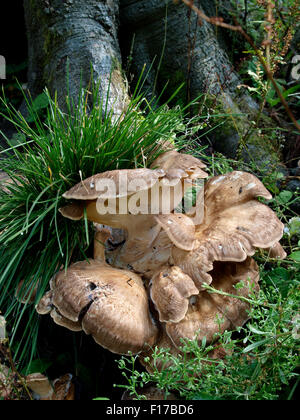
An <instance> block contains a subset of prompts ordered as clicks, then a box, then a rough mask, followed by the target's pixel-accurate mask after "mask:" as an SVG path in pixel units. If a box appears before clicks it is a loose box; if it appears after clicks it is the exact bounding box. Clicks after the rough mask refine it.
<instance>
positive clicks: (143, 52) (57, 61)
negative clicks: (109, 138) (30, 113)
mask: <svg viewBox="0 0 300 420" xmlns="http://www.w3.org/2000/svg"><path fill="white" fill-rule="evenodd" d="M194 4H195V5H196V6H198V7H202V9H203V10H204V11H205V12H206V13H207V14H208V15H209V16H214V15H215V14H216V8H215V2H214V1H211V0H210V1H208V0H201V1H199V0H198V1H196V0H195V2H194ZM24 6H25V16H26V23H27V29H28V45H29V89H30V90H31V92H32V94H33V95H35V94H37V93H40V92H41V91H42V89H43V88H44V86H45V85H47V86H48V87H49V89H50V91H51V93H52V94H53V93H54V92H55V91H57V93H58V100H59V103H60V104H63V103H64V98H65V96H66V95H67V94H69V95H70V96H72V97H73V98H76V96H77V94H78V90H79V87H80V84H82V86H83V87H88V86H89V83H90V79H91V71H90V69H91V67H92V69H93V76H94V80H95V82H96V81H98V80H100V81H101V86H100V88H101V91H102V93H103V94H104V95H105V93H106V90H107V87H108V84H109V79H110V75H111V87H110V97H109V106H110V108H111V107H113V108H114V112H115V114H117V115H119V114H120V113H121V112H122V109H124V107H125V106H126V102H127V100H128V96H127V90H126V86H127V84H126V82H125V80H124V77H123V74H122V71H121V61H122V59H121V52H122V56H123V61H124V62H125V64H126V60H127V57H128V55H130V62H131V64H132V65H131V69H130V72H133V74H134V77H135V78H138V77H139V75H140V74H141V72H142V70H143V69H144V68H145V71H144V75H146V74H147V79H146V81H145V85H144V90H145V92H146V94H147V95H148V96H149V97H151V95H153V94H154V95H155V94H157V93H159V92H160V90H161V89H162V87H163V86H164V84H165V83H166V82H167V81H169V93H170V94H171V93H173V92H174V90H175V89H176V88H177V87H178V85H179V84H181V83H182V82H185V84H186V89H185V91H182V92H183V97H182V100H183V102H185V103H186V102H187V101H188V102H189V101H190V100H191V99H193V98H196V97H198V96H199V95H200V94H205V99H206V101H208V103H209V101H210V102H211V103H213V104H214V107H215V109H216V107H217V111H218V113H219V114H224V113H227V114H235V115H236V114H244V115H243V116H240V117H234V121H233V118H230V117H229V118H228V119H227V121H226V124H223V126H222V127H221V129H217V130H215V131H213V132H212V133H210V137H211V141H212V142H213V146H214V148H215V149H216V150H217V151H221V152H223V153H224V154H226V155H227V156H230V157H233V158H234V157H235V156H236V153H237V150H238V147H239V143H240V139H241V138H243V137H244V135H245V133H247V132H248V131H249V127H250V125H249V124H250V121H251V120H253V119H254V116H255V114H256V113H257V104H256V103H255V102H254V101H253V100H252V98H251V97H250V95H248V93H247V92H246V91H245V90H239V89H238V85H239V84H241V80H240V79H239V76H238V74H237V73H236V72H235V71H234V69H233V66H232V63H231V62H230V60H229V58H228V55H227V53H226V49H225V48H224V40H222V38H223V37H222V34H223V33H222V31H221V30H220V29H219V28H217V27H215V26H213V25H211V24H208V23H206V22H201V24H200V25H199V22H198V17H197V15H196V14H195V13H194V12H193V11H191V10H190V9H189V8H187V7H186V6H185V5H184V4H183V3H182V2H180V3H179V4H174V2H173V0H165V1H162V0H120V11H119V2H118V1H115V0H64V1H63V0H24ZM119 12H120V20H121V30H120V33H119V34H118V29H119ZM118 35H119V39H118ZM119 40H120V45H121V50H120V46H119ZM133 40H134V42H132V41H133ZM131 47H132V48H131ZM153 60H155V61H154V64H153V65H152V63H153ZM125 67H126V66H125ZM67 69H68V72H69V73H68V76H69V82H68V84H67ZM67 86H68V88H67ZM68 89H69V90H68ZM203 97H204V96H203ZM199 102H200V104H199V106H201V102H203V98H201V99H200V100H199ZM252 140H253V139H252V138H251V136H248V139H247V142H248V143H247V144H246V146H247V147H248V146H249V147H248V149H251V154H252V155H253V154H256V156H259V157H260V159H261V160H262V164H263V165H265V158H267V159H269V155H270V153H272V150H271V149H270V148H269V145H268V144H266V143H264V144H263V147H261V142H257V141H256V140H259V139H254V143H256V144H254V145H253V142H252ZM244 157H245V159H248V153H246V154H245V155H244ZM255 159H256V157H255Z"/></svg>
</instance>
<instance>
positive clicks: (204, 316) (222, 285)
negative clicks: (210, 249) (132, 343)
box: [166, 258, 259, 347]
mask: <svg viewBox="0 0 300 420" xmlns="http://www.w3.org/2000/svg"><path fill="white" fill-rule="evenodd" d="M211 276H212V278H213V282H212V286H213V288H214V289H217V290H219V291H221V292H225V293H226V294H229V295H235V296H241V297H248V296H249V295H250V294H251V293H255V292H257V291H258V289H259V286H258V281H259V273H258V266H257V264H256V262H255V261H254V260H253V259H251V258H248V259H247V260H246V261H244V262H242V263H216V264H215V267H214V270H213V271H212V273H211ZM237 284H239V286H238V287H237V288H236V287H235V286H236V285H237ZM248 309H249V304H248V303H247V302H246V301H244V300H242V299H239V298H235V297H232V296H228V295H222V294H218V293H208V292H207V291H203V292H200V293H199V295H197V296H192V297H191V298H190V303H189V308H188V310H187V313H186V316H185V317H184V319H183V320H182V321H180V322H179V323H167V324H166V332H167V334H168V335H169V337H170V338H171V340H172V341H173V343H174V344H175V346H176V347H180V346H181V345H182V341H181V339H190V340H194V339H197V340H198V342H199V343H201V341H202V340H203V338H204V337H206V340H207V342H211V341H213V339H214V335H215V334H216V333H219V332H220V333H223V332H224V331H225V330H229V329H234V328H236V327H238V326H242V325H243V324H244V323H245V322H246V321H247V319H248V318H249V315H248Z"/></svg>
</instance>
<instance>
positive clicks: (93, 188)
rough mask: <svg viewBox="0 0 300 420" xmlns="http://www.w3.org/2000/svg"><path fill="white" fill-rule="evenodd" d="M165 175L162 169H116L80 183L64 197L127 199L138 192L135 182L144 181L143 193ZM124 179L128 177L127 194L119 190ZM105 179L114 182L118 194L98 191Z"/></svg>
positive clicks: (76, 198)
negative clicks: (98, 186) (98, 185)
mask: <svg viewBox="0 0 300 420" xmlns="http://www.w3.org/2000/svg"><path fill="white" fill-rule="evenodd" d="M164 175H165V172H164V171H163V170H161V169H157V170H152V169H147V168H140V169H120V170H118V169H115V170H113V171H106V172H102V173H100V174H96V175H93V176H91V177H89V178H87V179H85V180H84V181H81V182H79V183H78V184H76V185H75V186H74V187H72V188H71V189H70V190H69V191H67V192H66V193H64V194H63V197H64V198H66V199H68V200H96V199H97V198H98V197H99V195H100V194H101V195H102V197H103V198H106V199H112V198H120V197H126V196H128V195H130V194H133V193H135V192H136V189H135V185H133V183H134V181H136V180H142V181H143V182H142V185H141V186H139V188H138V190H139V191H142V190H147V189H150V188H152V187H153V186H154V185H155V184H156V182H157V181H158V180H159V178H162V177H163V176H164ZM124 177H127V181H128V185H127V187H128V188H127V190H126V192H123V191H120V190H119V186H120V183H119V181H121V180H122V179H124ZM104 179H109V180H111V181H113V182H114V184H115V186H116V194H113V195H111V194H110V193H106V194H105V193H104V192H102V193H101V192H100V191H97V184H99V183H100V182H101V180H104ZM131 185H132V187H133V190H132V191H131V189H130V187H131Z"/></svg>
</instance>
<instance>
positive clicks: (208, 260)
mask: <svg viewBox="0 0 300 420" xmlns="http://www.w3.org/2000/svg"><path fill="white" fill-rule="evenodd" d="M204 169H205V165H204V164H203V163H202V162H201V161H200V160H199V159H196V158H195V157H193V156H191V155H187V154H182V153H179V152H177V151H175V150H171V151H168V152H164V153H163V154H161V155H160V156H159V157H158V158H157V159H156V160H155V161H154V163H153V164H152V165H151V167H150V168H149V169H133V170H115V171H109V172H104V173H100V174H97V175H94V176H92V177H90V178H88V179H86V180H83V181H82V182H80V183H79V184H77V185H75V186H74V187H73V188H72V189H71V190H69V191H68V192H66V193H65V194H64V198H65V199H67V200H70V204H68V205H67V206H65V207H63V208H61V209H60V212H61V214H62V215H63V216H64V217H67V218H70V219H72V220H74V221H78V220H81V219H83V218H84V217H87V219H88V220H89V221H92V222H94V226H95V227H96V233H95V241H94V258H93V259H89V260H85V261H79V262H76V263H73V264H71V265H70V267H68V268H67V270H65V269H63V270H61V271H60V272H58V273H57V274H56V275H55V276H54V277H53V279H52V280H51V283H50V290H49V291H48V292H47V293H46V294H45V295H44V296H43V297H42V299H41V300H40V302H39V304H38V305H37V312H38V313H39V314H50V315H51V317H52V318H53V320H54V321H55V322H56V323H57V324H59V325H61V326H64V327H66V328H68V329H70V330H72V331H81V330H83V331H84V332H85V333H86V334H91V335H92V337H93V338H94V339H95V341H96V342H97V343H98V344H99V345H101V346H102V347H104V348H106V349H108V350H110V351H111V352H114V353H117V354H127V353H128V352H131V353H133V354H139V355H141V356H145V355H150V354H151V348H153V347H155V346H158V347H159V348H161V347H164V348H169V349H170V351H171V352H172V353H174V354H178V353H179V352H180V347H181V346H182V343H183V340H186V339H190V340H194V339H196V340H198V342H199V343H201V342H202V339H203V338H204V337H206V341H207V343H211V342H213V341H214V339H215V337H216V335H217V334H216V333H222V332H223V331H225V330H232V329H235V328H236V327H238V326H242V325H243V324H244V323H245V321H246V320H247V319H248V317H249V315H248V310H249V305H248V303H247V302H246V301H245V300H243V299H239V298H238V297H237V298H236V297H234V296H237V295H239V296H244V297H247V296H249V295H250V293H255V292H257V291H258V289H259V286H258V281H259V272H258V266H257V264H256V262H255V261H254V260H253V259H252V258H251V256H253V255H254V253H255V252H256V250H257V249H258V248H260V249H264V250H266V251H267V252H269V255H270V256H271V257H272V258H276V257H278V258H284V257H285V252H284V250H283V248H282V247H281V245H280V244H279V240H280V239H281V237H282V234H283V227H284V226H283V224H282V223H281V222H280V220H279V219H278V218H277V216H276V214H275V213H274V212H273V211H272V210H271V209H270V208H269V207H268V206H266V205H265V204H263V203H262V202H260V201H259V200H258V198H259V197H263V198H265V199H267V200H268V199H271V194H270V193H269V192H268V191H267V190H266V188H265V187H264V186H263V184H262V183H261V182H260V181H259V180H258V179H257V178H256V177H255V176H254V175H252V174H249V173H246V172H240V171H234V172H231V173H227V174H225V175H220V176H215V177H213V178H211V179H209V180H208V181H205V184H204V191H203V197H204V202H203V203H204V210H203V217H202V220H201V222H199V223H198V222H197V219H195V218H194V217H192V214H191V213H189V212H186V213H177V212H175V211H174V209H173V210H172V211H170V213H169V214H165V213H160V211H158V212H157V214H132V213H130V212H129V211H128V213H127V214H99V212H98V211H97V200H98V198H99V192H97V190H96V188H95V185H96V183H97V182H98V181H99V180H101V178H105V177H106V178H107V177H109V178H111V179H114V180H115V181H117V180H118V179H120V178H119V177H123V176H125V175H126V176H127V178H128V179H135V178H142V179H143V180H144V181H145V182H144V185H146V187H144V191H143V192H144V193H146V194H150V193H151V191H152V190H153V188H155V186H156V185H157V183H158V182H159V183H160V185H163V181H164V180H168V181H170V180H171V181H174V180H176V181H177V182H183V181H184V182H185V185H186V183H187V185H188V183H190V185H193V184H194V182H196V181H197V180H199V179H200V180H201V179H202V180H204V179H205V178H207V176H208V175H207V173H206V172H205V171H204ZM203 182H204V181H203ZM174 185H175V184H174ZM185 193H186V191H185V190H184V189H183V192H182V194H185ZM132 194H133V191H130V190H129V191H128V192H127V194H125V195H124V193H122V194H121V192H120V191H118V190H116V192H115V196H114V197H113V198H114V199H115V200H116V203H117V207H118V203H119V201H120V200H121V198H122V199H123V200H124V197H125V199H128V200H129V199H130V197H131V196H132ZM182 198H183V196H181V197H179V198H177V201H178V202H179V199H180V200H182ZM163 199H164V194H163V193H161V201H162V202H163ZM175 201H176V200H175ZM178 202H176V203H175V202H174V207H175V205H176V204H178ZM195 220H196V221H195ZM237 284H239V286H238V287H235V286H236V285H237ZM206 285H210V286H212V287H213V288H214V289H217V290H218V291H220V292H222V293H223V292H225V294H222V293H209V292H208V291H207V288H206ZM220 320H221V322H220ZM141 359H142V357H141Z"/></svg>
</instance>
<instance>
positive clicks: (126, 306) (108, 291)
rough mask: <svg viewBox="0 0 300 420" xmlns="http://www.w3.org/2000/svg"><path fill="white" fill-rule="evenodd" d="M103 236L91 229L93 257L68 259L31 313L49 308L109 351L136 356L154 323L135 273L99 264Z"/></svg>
mask: <svg viewBox="0 0 300 420" xmlns="http://www.w3.org/2000/svg"><path fill="white" fill-rule="evenodd" d="M107 234H108V233H107V231H104V232H103V231H100V232H97V233H96V236H95V256H94V257H95V259H89V260H86V261H80V262H77V263H74V264H72V265H71V266H70V267H69V268H68V269H67V270H63V271H60V272H59V273H58V274H57V275H56V277H55V278H54V280H53V281H52V283H51V291H50V293H49V292H48V293H46V295H45V296H44V298H42V300H41V302H40V303H39V305H38V306H37V311H38V312H39V311H42V312H43V313H45V311H47V310H49V308H51V309H50V314H51V316H52V317H53V319H54V321H55V322H57V323H59V324H60V325H63V326H65V327H67V328H69V329H71V330H74V331H78V330H80V329H83V331H84V332H85V333H86V334H91V335H92V336H93V338H94V340H95V341H96V342H97V343H98V344H100V345H101V346H102V347H104V348H107V349H109V350H110V351H112V352H113V353H118V354H127V353H128V352H129V351H131V352H132V353H134V354H136V353H139V352H140V351H141V350H142V349H143V348H144V346H145V345H147V344H149V345H152V344H154V343H155V341H156V335H157V327H156V326H155V324H154V321H153V320H152V318H151V314H150V311H149V305H148V297H147V293H146V290H145V287H144V284H143V282H142V279H141V278H140V276H139V275H137V274H135V273H133V272H131V271H128V270H120V269H117V268H113V267H111V266H109V265H108V264H107V263H106V262H105V260H104V245H103V243H104V242H105V240H106V239H107ZM49 300H50V302H51V304H50V305H49Z"/></svg>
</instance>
